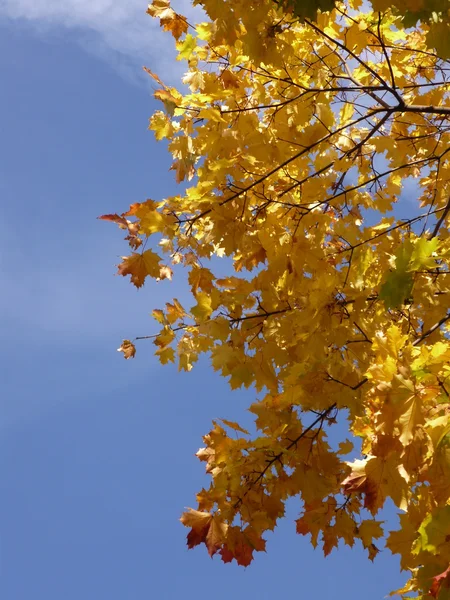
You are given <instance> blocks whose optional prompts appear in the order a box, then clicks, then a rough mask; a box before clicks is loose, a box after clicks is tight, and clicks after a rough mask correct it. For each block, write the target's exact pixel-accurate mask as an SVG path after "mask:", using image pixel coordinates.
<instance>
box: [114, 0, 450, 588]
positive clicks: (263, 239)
mask: <svg viewBox="0 0 450 600" xmlns="http://www.w3.org/2000/svg"><path fill="white" fill-rule="evenodd" d="M196 3H197V4H199V5H201V6H202V7H203V9H204V11H205V20H204V22H203V23H200V24H198V25H195V24H193V23H189V22H188V21H187V20H186V19H185V18H184V17H182V16H181V15H178V14H177V13H176V12H175V11H174V10H173V9H172V8H171V7H170V6H169V4H168V1H167V0H154V2H153V3H152V4H151V5H150V7H149V10H148V12H149V13H150V15H152V16H153V17H156V18H159V19H160V23H161V26H162V27H163V28H164V29H165V30H167V31H168V32H170V33H171V34H172V35H173V36H174V38H175V40H176V47H177V50H178V58H179V59H180V60H184V61H186V63H187V73H186V75H185V76H184V78H183V83H184V86H180V90H178V89H175V88H173V87H170V86H168V85H165V84H164V83H163V81H162V80H161V79H160V78H159V76H158V75H156V74H154V73H153V72H152V71H149V70H148V69H147V72H148V74H149V76H150V77H151V78H152V83H153V85H154V86H155V88H156V91H155V98H157V99H158V100H159V101H160V102H161V110H158V111H156V112H155V113H154V114H153V116H152V117H151V119H150V129H151V130H152V131H153V132H154V134H155V136H156V139H157V140H167V142H168V148H169V151H170V153H171V155H172V157H173V162H172V167H171V169H172V170H173V171H174V172H175V178H176V180H177V182H180V183H181V182H185V184H186V189H185V188H184V187H183V190H184V189H185V191H182V192H180V194H179V195H177V196H172V197H168V198H165V199H156V200H147V201H145V202H142V203H138V204H134V205H133V206H132V207H131V208H130V209H129V210H128V211H127V212H125V213H123V214H122V215H118V214H112V215H106V216H105V217H103V218H104V219H107V220H110V221H113V222H115V223H117V224H118V226H119V227H120V228H121V229H123V230H124V231H125V233H126V239H127V241H128V243H129V245H130V248H131V251H130V254H129V256H127V257H125V258H124V259H123V262H122V263H121V264H120V265H119V273H120V274H121V275H124V276H130V278H131V282H132V283H133V284H134V285H135V286H137V287H141V286H142V285H143V284H144V282H146V280H147V279H148V278H152V279H156V280H160V279H171V278H172V275H173V270H174V265H179V266H180V265H181V266H183V267H184V269H185V271H186V272H187V278H188V283H189V287H190V290H191V292H192V296H193V302H192V306H183V305H182V304H181V303H180V302H179V301H178V300H177V299H171V300H170V301H169V302H168V303H167V304H166V306H165V307H163V308H156V309H155V310H154V312H153V316H154V319H155V327H157V329H155V334H154V335H153V336H150V337H151V338H152V339H153V343H154V344H155V346H156V355H157V356H158V358H159V360H160V361H161V362H162V363H163V364H164V363H167V362H174V361H176V362H178V365H179V368H180V369H184V370H186V371H189V370H191V369H192V367H193V366H194V364H195V362H196V361H197V359H198V357H199V355H200V354H202V353H206V354H207V355H209V356H210V358H211V364H212V366H213V368H214V369H215V370H216V371H218V372H219V373H220V374H221V375H223V376H224V377H226V378H227V379H228V380H229V383H230V386H231V388H233V389H235V388H238V387H241V386H245V387H251V388H252V390H254V391H255V394H256V396H257V397H256V398H255V401H254V403H253V404H252V405H251V406H250V411H251V413H253V415H254V418H255V427H254V430H252V431H251V432H249V431H247V430H245V429H244V428H242V427H241V426H240V425H239V424H238V423H234V422H229V421H217V422H214V423H213V428H212V430H211V431H210V432H209V433H208V434H207V435H205V436H204V438H203V439H204V447H203V448H201V449H200V450H199V451H198V453H197V456H198V458H199V459H200V460H201V461H203V462H204V463H205V466H206V472H207V474H208V475H209V477H210V485H209V487H208V488H207V489H202V490H201V491H200V492H199V493H198V495H197V507H196V509H195V510H194V509H191V510H189V511H188V512H186V513H184V514H183V516H182V519H181V520H182V522H183V524H184V525H186V526H187V527H188V528H189V530H190V531H189V533H188V545H189V547H194V546H197V545H198V544H202V543H204V544H205V545H206V548H207V550H208V552H209V554H210V555H211V556H212V555H214V554H216V553H217V554H219V555H220V556H221V558H222V559H223V561H224V562H229V561H232V560H236V561H237V562H238V563H239V564H241V565H244V566H246V565H248V564H249V563H250V562H251V560H252V559H253V558H254V553H255V552H257V551H262V550H264V549H265V541H264V533H265V532H267V531H268V530H273V529H274V528H275V526H276V524H277V521H278V519H280V518H282V517H283V515H284V511H285V502H286V500H288V499H289V498H291V497H298V498H300V499H301V502H302V504H301V506H302V511H301V514H300V515H299V518H298V520H297V524H296V527H297V531H298V533H299V534H301V535H307V536H310V539H311V542H312V544H313V545H314V546H316V545H320V546H321V547H322V548H323V551H324V553H325V554H328V553H329V552H331V551H332V550H333V548H336V547H337V546H338V544H339V543H340V542H341V543H345V544H348V545H349V546H353V545H354V544H355V542H357V541H359V542H361V543H362V545H363V546H364V548H365V549H366V550H367V553H368V557H369V558H370V559H373V558H374V557H375V556H376V554H377V552H378V550H379V547H380V541H379V540H380V538H383V537H386V545H387V547H388V548H389V549H390V550H391V551H392V552H393V553H394V554H398V555H399V556H400V561H401V567H402V569H405V570H407V571H409V572H410V575H411V577H410V579H409V581H408V583H407V584H406V585H405V587H404V588H403V589H402V590H398V591H397V593H398V594H399V595H401V596H402V597H410V596H409V593H412V594H414V593H416V594H418V596H414V597H418V598H422V599H427V598H438V599H439V600H444V599H446V598H449V597H450V419H449V416H450V398H449V394H450V381H449V376H450V338H449V333H450V329H449V326H450V325H449V324H450V312H449V295H450V233H449V218H450V214H449V211H450V94H449V90H450V63H449V62H447V61H446V60H445V56H444V57H443V55H442V54H440V56H437V55H436V52H435V50H434V46H433V44H432V43H430V34H429V32H430V25H429V24H428V21H427V20H425V19H423V20H422V21H421V20H419V21H418V24H417V25H415V26H414V27H409V28H405V27H404V25H405V23H404V22H403V21H402V17H401V16H399V15H398V14H397V13H395V12H391V11H390V10H389V9H388V7H387V6H385V5H384V3H382V2H375V3H374V8H375V10H374V11H371V10H369V9H368V8H367V6H366V5H364V6H365V7H364V8H363V7H362V4H361V2H360V1H359V0H347V1H345V2H336V3H334V2H333V3H332V6H330V7H328V8H330V9H331V8H332V7H333V6H335V8H334V9H333V10H330V11H328V12H320V11H319V12H318V13H317V14H315V16H314V19H313V18H311V16H308V15H304V14H303V15H299V14H296V11H295V10H294V9H293V8H292V6H291V7H289V6H287V5H286V3H283V2H274V1H273V0H258V1H249V0H221V1H218V0H198V1H197V2H196ZM291 4H292V3H291ZM294 4H295V5H296V6H301V5H303V4H302V3H299V2H296V3H294ZM305 4H307V3H305ZM316 4H317V3H316ZM413 4H414V3H413ZM317 5H320V2H319V4H317ZM414 6H418V3H415V4H414ZM316 7H317V6H316ZM322 8H324V6H323V4H322ZM379 10H381V11H383V12H377V11H379ZM433 18H434V17H433ZM436 22H437V21H436ZM223 257H225V258H223ZM219 265H220V270H221V271H220V272H221V273H223V272H224V269H225V270H227V269H228V271H227V274H226V276H223V275H221V276H218V275H216V274H215V273H216V272H217V269H218V267H219ZM178 268H179V267H178ZM175 271H176V270H175ZM135 342H136V340H133V341H131V340H125V341H124V342H123V344H122V346H121V348H120V350H121V351H122V352H123V353H124V355H125V358H131V357H133V356H134V354H135ZM232 399H233V397H232V395H230V402H232ZM237 420H239V418H237ZM337 421H340V422H343V421H344V422H345V421H346V422H347V425H348V427H347V435H346V436H344V437H343V438H342V440H340V442H339V441H338V442H337V443H336V442H335V439H336V433H334V434H333V440H332V441H331V440H330V438H329V433H330V432H332V431H333V425H334V424H335V423H336V422H337ZM388 500H389V501H390V502H392V503H393V504H394V505H395V506H396V507H397V509H398V512H399V519H400V521H399V528H398V530H396V531H390V532H389V531H386V530H385V526H384V523H383V519H382V513H381V510H382V509H383V507H384V505H385V503H386V501H388ZM405 594H407V596H405Z"/></svg>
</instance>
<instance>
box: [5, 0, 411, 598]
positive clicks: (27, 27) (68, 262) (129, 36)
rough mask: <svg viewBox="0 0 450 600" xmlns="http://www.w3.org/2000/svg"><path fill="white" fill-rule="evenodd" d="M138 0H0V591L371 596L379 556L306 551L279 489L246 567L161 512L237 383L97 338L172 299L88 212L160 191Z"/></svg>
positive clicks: (167, 54) (171, 71) (140, 321)
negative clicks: (128, 357)
mask: <svg viewBox="0 0 450 600" xmlns="http://www.w3.org/2000/svg"><path fill="white" fill-rule="evenodd" d="M145 8H146V6H145V3H141V2H136V1H131V0H130V1H129V2H127V3H119V2H118V1H113V0H104V1H103V2H102V1H100V0H90V1H89V2H88V1H87V0H86V1H83V0H70V1H66V2H61V1H60V0H58V2H56V0H55V1H54V2H52V1H50V0H38V2H36V1H35V2H34V3H33V2H31V0H0V70H1V75H2V90H1V93H0V110H1V114H2V118H1V120H0V123H1V125H0V127H1V139H2V144H1V146H0V193H1V205H2V219H1V221H0V233H1V236H0V245H1V251H0V269H1V276H2V282H3V293H2V295H1V297H0V310H1V314H2V317H3V319H2V322H3V329H2V330H3V335H2V339H3V343H2V344H1V348H0V352H1V364H2V371H1V381H2V392H3V393H2V394H1V399H0V414H1V421H0V462H1V464H0V472H1V479H0V481H1V489H0V498H1V510H0V594H1V597H2V598H5V600H61V599H64V600H80V599H83V600H102V599H105V600H144V599H149V598H152V599H155V600H159V599H161V600H165V599H169V600H171V599H177V598H185V599H191V598H192V599H193V598H198V597H205V596H211V597H213V598H214V599H215V600H222V599H223V600H225V599H227V600H228V599H229V597H230V595H232V596H233V597H234V598H236V599H240V598H242V599H244V598H245V599H247V598H252V597H257V598H262V599H265V598H274V597H277V596H281V597H285V596H286V595H289V597H292V598H294V597H295V598H312V597H314V598H316V597H319V598H324V599H327V598H330V599H331V598H333V599H336V598H337V599H339V598H342V599H345V600H353V599H354V600H357V599H358V600H360V599H361V597H363V598H364V600H379V599H380V598H383V597H384V596H385V595H386V594H387V593H388V592H389V591H390V590H391V589H393V588H395V587H396V586H398V585H400V584H401V582H402V581H403V578H402V577H401V576H400V575H399V572H398V561H397V560H396V558H393V557H391V556H390V555H389V553H388V552H387V551H385V552H382V553H381V554H380V555H379V557H377V559H376V560H375V563H374V564H372V563H370V562H369V561H368V560H367V558H366V556H365V554H364V553H363V551H362V550H361V548H355V549H354V550H349V549H347V548H342V549H340V550H339V551H338V552H335V553H333V554H332V555H331V556H330V557H328V558H327V559H324V558H323V556H322V554H321V551H320V550H316V551H314V550H313V549H312V547H311V546H310V544H309V541H308V540H307V539H305V538H303V537H300V536H298V535H296V534H295V525H294V523H293V520H294V519H295V518H296V516H297V513H298V507H297V506H296V504H295V502H292V503H291V504H290V505H289V514H288V518H287V519H285V520H284V521H283V522H282V523H280V526H279V527H278V529H277V531H276V533H275V534H274V535H270V536H269V538H268V552H267V554H260V555H258V556H257V560H256V561H255V562H254V563H253V564H252V565H251V566H250V567H249V568H247V569H242V568H240V567H236V566H234V565H224V564H222V563H221V562H220V561H219V560H217V559H214V560H211V559H210V558H209V557H208V555H207V553H206V551H204V549H197V550H194V551H188V550H187V548H186V546H185V535H186V532H187V530H186V529H185V528H183V527H182V525H181V524H180V523H179V521H178V519H179V516H180V514H181V512H182V511H183V509H184V507H186V506H193V505H195V492H196V491H198V490H199V489H200V488H201V487H202V486H205V487H206V486H207V485H208V483H209V482H208V479H207V477H206V475H205V474H204V468H203V465H202V464H201V463H199V462H198V461H197V459H196V458H195V456H194V453H195V452H196V450H197V449H198V447H199V446H201V445H202V440H201V436H202V434H204V433H206V432H207V431H208V430H209V427H210V422H211V419H213V418H217V417H224V418H229V419H233V420H239V419H240V416H241V415H242V414H243V412H244V409H245V407H246V406H247V405H248V404H249V403H250V401H251V400H252V398H253V395H252V393H251V392H235V393H231V392H230V391H229V390H228V388H227V384H226V382H225V381H223V380H222V379H221V378H220V377H219V376H216V375H215V374H214V373H212V372H211V370H210V368H209V367H208V365H207V364H206V362H203V363H201V364H200V365H199V366H198V367H197V368H196V369H194V371H193V372H192V373H190V374H178V373H177V372H176V370H175V369H172V368H171V367H161V366H159V365H158V363H157V362H156V360H155V359H154V357H153V355H152V347H151V344H150V343H149V344H148V345H145V344H142V345H141V346H140V347H139V352H138V355H137V358H136V359H135V360H134V361H128V362H125V361H124V360H123V359H122V358H121V356H120V355H119V354H118V353H117V352H116V348H117V347H118V346H119V344H120V341H121V339H122V338H123V337H133V336H134V335H141V334H146V333H151V332H152V322H151V319H150V318H149V316H148V315H149V313H150V312H151V310H152V309H153V308H155V307H158V306H160V305H161V304H162V299H163V298H165V297H166V296H167V295H168V296H178V297H181V295H182V291H181V290H180V289H179V286H178V287H177V284H176V283H175V284H170V283H167V282H164V283H163V284H161V285H159V286H158V285H154V286H148V287H146V288H145V289H143V290H140V291H139V292H138V291H136V290H135V289H133V288H132V286H131V285H130V284H129V283H127V282H126V281H125V280H123V279H122V278H119V277H115V276H114V273H115V266H114V265H115V264H116V263H117V262H118V260H119V259H118V257H119V255H120V254H121V253H124V251H125V246H124V243H123V242H122V241H121V236H120V232H119V231H118V230H117V229H116V228H115V226H113V225H110V224H108V223H103V222H100V221H97V220H96V217H97V216H98V215H100V214H103V213H106V212H115V211H118V212H122V211H123V210H125V209H126V208H127V206H128V205H129V204H130V203H132V202H137V201H142V200H144V199H145V198H147V197H151V198H154V199H158V198H161V197H163V196H165V195H167V194H169V193H171V192H173V191H174V189H175V184H174V182H173V174H172V173H169V171H168V167H169V160H168V156H167V155H166V154H165V152H164V147H163V146H162V145H161V144H156V142H155V141H154V140H153V138H152V135H151V133H150V132H148V131H147V129H146V128H147V119H148V117H149V115H150V114H151V112H152V111H153V110H154V109H155V108H156V106H155V103H154V101H153V99H152V96H151V88H150V85H149V83H148V82H147V81H146V80H145V79H143V78H142V76H141V71H140V67H141V65H142V64H146V65H147V66H148V67H150V68H151V69H152V70H154V71H158V72H160V73H162V74H163V75H164V77H165V79H171V81H172V82H174V81H175V80H176V79H177V77H179V76H180V74H181V73H182V67H181V66H180V65H179V64H178V65H173V64H172V62H171V61H172V57H173V53H172V51H171V43H170V40H166V38H165V37H163V36H161V35H160V34H159V32H158V31H157V29H156V28H155V24H153V23H152V22H151V20H150V18H149V17H146V15H145V14H144V13H145ZM171 285H172V288H171V289H170V286H171Z"/></svg>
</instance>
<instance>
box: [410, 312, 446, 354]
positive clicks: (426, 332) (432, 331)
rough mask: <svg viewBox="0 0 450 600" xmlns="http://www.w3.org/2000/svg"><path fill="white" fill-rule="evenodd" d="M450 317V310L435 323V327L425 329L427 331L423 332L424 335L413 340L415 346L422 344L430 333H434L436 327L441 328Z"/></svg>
mask: <svg viewBox="0 0 450 600" xmlns="http://www.w3.org/2000/svg"><path fill="white" fill-rule="evenodd" d="M449 319H450V312H448V313H447V314H446V315H445V317H442V319H441V320H440V321H438V322H437V323H435V324H434V325H433V327H430V329H428V331H425V333H422V335H421V336H420V337H419V338H417V340H415V341H414V342H413V344H412V345H413V346H418V345H419V344H421V343H422V342H423V341H424V340H425V339H426V338H427V337H428V336H429V335H431V334H432V333H434V332H435V331H436V329H439V327H440V326H441V325H443V324H444V323H445V322H446V321H448V320H449Z"/></svg>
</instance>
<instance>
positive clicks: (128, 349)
mask: <svg viewBox="0 0 450 600" xmlns="http://www.w3.org/2000/svg"><path fill="white" fill-rule="evenodd" d="M117 352H123V357H124V358H125V359H126V360H128V359H129V358H134V356H135V354H136V347H135V345H134V344H133V342H130V340H123V342H122V345H121V346H120V348H117Z"/></svg>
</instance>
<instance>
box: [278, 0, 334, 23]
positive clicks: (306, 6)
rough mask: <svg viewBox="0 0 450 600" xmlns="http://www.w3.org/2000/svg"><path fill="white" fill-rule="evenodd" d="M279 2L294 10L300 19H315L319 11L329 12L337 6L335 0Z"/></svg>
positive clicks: (291, 0)
mask: <svg viewBox="0 0 450 600" xmlns="http://www.w3.org/2000/svg"><path fill="white" fill-rule="evenodd" d="M279 4H281V6H282V7H283V8H284V9H285V10H289V11H292V12H293V14H294V16H296V17H298V18H299V19H300V21H304V20H305V19H311V20H312V21H315V20H316V18H317V11H318V10H320V11H321V12H327V11H329V10H333V8H334V7H335V4H336V3H335V0H280V2H279Z"/></svg>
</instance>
